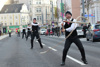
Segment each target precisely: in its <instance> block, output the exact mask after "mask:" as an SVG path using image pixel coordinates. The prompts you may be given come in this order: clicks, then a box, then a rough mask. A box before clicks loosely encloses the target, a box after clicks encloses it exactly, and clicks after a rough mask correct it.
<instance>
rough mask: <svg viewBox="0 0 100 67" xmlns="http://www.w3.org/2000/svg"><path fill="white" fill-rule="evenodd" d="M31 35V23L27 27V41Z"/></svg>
mask: <svg viewBox="0 0 100 67" xmlns="http://www.w3.org/2000/svg"><path fill="white" fill-rule="evenodd" d="M29 36H31V26H30V24H28V27H27V35H26V41H27V40H28V37H29Z"/></svg>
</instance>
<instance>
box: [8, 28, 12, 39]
mask: <svg viewBox="0 0 100 67" xmlns="http://www.w3.org/2000/svg"><path fill="white" fill-rule="evenodd" d="M11 32H12V31H11V29H9V31H8V33H9V37H11Z"/></svg>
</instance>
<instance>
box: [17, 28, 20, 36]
mask: <svg viewBox="0 0 100 67" xmlns="http://www.w3.org/2000/svg"><path fill="white" fill-rule="evenodd" d="M17 32H18V37H20V29H18V30H17Z"/></svg>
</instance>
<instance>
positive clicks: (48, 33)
mask: <svg viewBox="0 0 100 67" xmlns="http://www.w3.org/2000/svg"><path fill="white" fill-rule="evenodd" d="M48 34H49V36H50V28H49V29H48Z"/></svg>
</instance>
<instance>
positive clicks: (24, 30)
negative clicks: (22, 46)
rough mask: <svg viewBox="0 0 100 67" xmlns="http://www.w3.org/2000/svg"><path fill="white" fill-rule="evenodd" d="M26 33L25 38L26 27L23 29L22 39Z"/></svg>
mask: <svg viewBox="0 0 100 67" xmlns="http://www.w3.org/2000/svg"><path fill="white" fill-rule="evenodd" d="M24 35H25V38H26V28H25V27H24V28H23V30H22V39H23V38H24Z"/></svg>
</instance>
